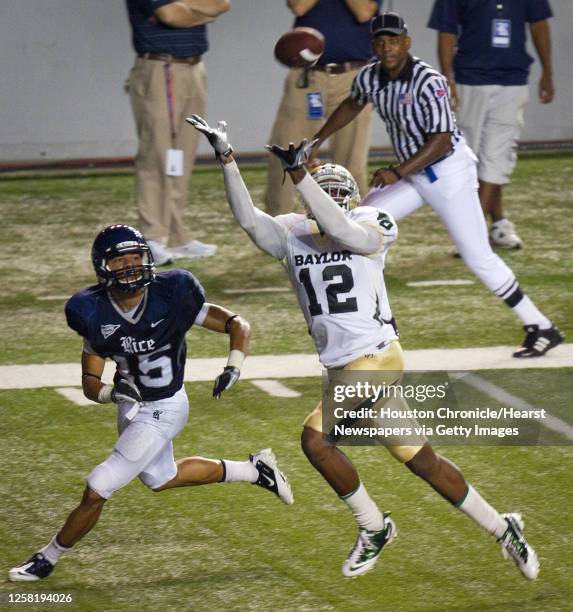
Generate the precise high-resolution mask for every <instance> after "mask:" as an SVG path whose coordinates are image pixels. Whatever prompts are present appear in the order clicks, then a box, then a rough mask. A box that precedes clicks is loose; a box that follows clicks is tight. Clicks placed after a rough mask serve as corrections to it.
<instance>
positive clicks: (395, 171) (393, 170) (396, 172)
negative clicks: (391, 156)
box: [388, 166, 402, 181]
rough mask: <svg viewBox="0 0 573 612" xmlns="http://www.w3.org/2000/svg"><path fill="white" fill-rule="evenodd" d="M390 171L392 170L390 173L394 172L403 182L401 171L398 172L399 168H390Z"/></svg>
mask: <svg viewBox="0 0 573 612" xmlns="http://www.w3.org/2000/svg"><path fill="white" fill-rule="evenodd" d="M388 170H390V172H392V173H393V174H394V176H395V177H396V178H397V179H398V180H399V181H401V180H402V175H401V174H400V171H399V170H398V168H394V166H390V167H389V168H388Z"/></svg>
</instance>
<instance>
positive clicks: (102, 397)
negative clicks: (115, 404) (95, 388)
mask: <svg viewBox="0 0 573 612" xmlns="http://www.w3.org/2000/svg"><path fill="white" fill-rule="evenodd" d="M112 391H113V385H104V386H103V387H102V388H101V389H100V390H99V393H98V394H97V401H98V402H99V403H100V404H109V402H111V392H112Z"/></svg>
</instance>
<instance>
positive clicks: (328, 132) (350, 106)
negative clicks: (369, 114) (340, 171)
mask: <svg viewBox="0 0 573 612" xmlns="http://www.w3.org/2000/svg"><path fill="white" fill-rule="evenodd" d="M365 106H366V105H363V104H359V103H358V102H356V100H354V98H353V97H352V96H348V98H346V99H345V100H343V101H342V102H341V103H340V105H339V106H338V108H336V110H335V111H334V112H333V113H332V115H330V117H329V118H328V119H327V121H326V123H325V124H324V125H323V126H322V127H321V128H320V130H318V132H317V133H316V134H315V135H314V139H315V144H314V150H313V152H312V153H311V155H310V157H309V165H312V164H313V162H314V160H315V159H316V156H317V155H318V148H319V147H320V145H321V144H322V143H323V142H324V141H325V140H327V139H328V138H329V137H330V136H332V134H334V133H336V132H338V131H339V130H341V129H342V128H343V127H345V126H346V125H348V124H349V123H350V122H351V121H352V120H353V119H354V118H355V117H356V116H357V115H358V114H359V113H360V111H362V110H363V109H364V107H365Z"/></svg>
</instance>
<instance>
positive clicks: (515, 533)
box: [498, 512, 539, 580]
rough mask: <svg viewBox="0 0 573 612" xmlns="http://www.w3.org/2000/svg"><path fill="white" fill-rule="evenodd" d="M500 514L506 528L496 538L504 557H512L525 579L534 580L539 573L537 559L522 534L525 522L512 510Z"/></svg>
mask: <svg viewBox="0 0 573 612" xmlns="http://www.w3.org/2000/svg"><path fill="white" fill-rule="evenodd" d="M501 516H502V517H503V518H504V519H505V521H506V522H507V529H506V531H505V533H504V534H503V535H502V536H501V538H499V540H498V542H499V543H500V544H501V552H502V554H503V556H504V558H505V559H513V560H514V561H515V565H517V567H518V568H519V571H520V572H521V573H522V574H523V576H524V577H525V578H527V580H535V579H536V578H537V576H538V574H539V559H538V558H537V553H536V552H535V551H534V550H533V548H532V547H531V546H530V545H529V544H528V543H527V540H526V539H525V536H524V535H523V528H524V525H525V523H524V522H523V518H521V514H518V513H517V512H512V513H509V514H502V515H501Z"/></svg>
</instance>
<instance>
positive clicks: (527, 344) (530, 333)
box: [513, 325, 565, 359]
mask: <svg viewBox="0 0 573 612" xmlns="http://www.w3.org/2000/svg"><path fill="white" fill-rule="evenodd" d="M523 329H525V331H526V336H525V340H524V341H523V344H522V345H521V346H520V347H519V348H518V349H517V350H516V351H515V353H513V356H514V357H517V358H518V359H525V358H526V357H541V356H542V355H545V353H547V351H548V350H550V349H552V348H553V347H554V346H557V345H558V344H561V342H563V340H565V336H564V335H563V333H562V332H561V330H560V329H559V328H557V327H555V325H552V326H551V327H550V328H549V329H539V325H525V326H524V328H523Z"/></svg>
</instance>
